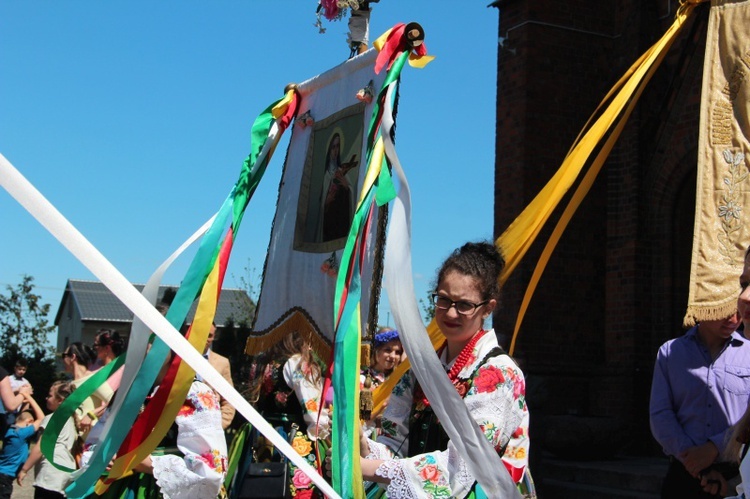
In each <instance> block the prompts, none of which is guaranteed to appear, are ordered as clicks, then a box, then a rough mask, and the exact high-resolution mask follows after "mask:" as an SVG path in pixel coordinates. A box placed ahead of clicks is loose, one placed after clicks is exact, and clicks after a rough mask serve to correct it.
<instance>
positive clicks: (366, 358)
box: [359, 343, 372, 369]
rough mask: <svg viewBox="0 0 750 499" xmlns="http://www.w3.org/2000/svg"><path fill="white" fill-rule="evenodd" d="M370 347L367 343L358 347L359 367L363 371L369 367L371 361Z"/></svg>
mask: <svg viewBox="0 0 750 499" xmlns="http://www.w3.org/2000/svg"><path fill="white" fill-rule="evenodd" d="M371 350H372V346H371V345H370V344H369V343H362V344H361V345H360V347H359V365H360V366H362V368H363V369H364V368H365V367H370V364H371V363H372V360H371V359H370V355H371V353H370V352H371Z"/></svg>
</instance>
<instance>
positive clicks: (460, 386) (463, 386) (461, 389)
mask: <svg viewBox="0 0 750 499" xmlns="http://www.w3.org/2000/svg"><path fill="white" fill-rule="evenodd" d="M453 386H455V387H456V391H457V392H458V394H459V395H461V398H464V395H466V392H467V391H469V382H468V381H460V380H455V381H454V382H453Z"/></svg>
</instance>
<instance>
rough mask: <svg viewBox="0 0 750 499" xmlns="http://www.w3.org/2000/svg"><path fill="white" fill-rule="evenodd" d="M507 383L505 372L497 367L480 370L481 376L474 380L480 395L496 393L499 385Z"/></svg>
mask: <svg viewBox="0 0 750 499" xmlns="http://www.w3.org/2000/svg"><path fill="white" fill-rule="evenodd" d="M503 383H505V376H503V371H502V370H500V369H498V368H497V367H495V366H487V367H484V368H482V369H480V370H479V376H477V378H476V379H475V380H474V386H475V387H476V389H477V392H478V393H489V392H494V391H495V390H496V389H497V387H498V385H501V384H503Z"/></svg>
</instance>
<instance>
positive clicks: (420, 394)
mask: <svg viewBox="0 0 750 499" xmlns="http://www.w3.org/2000/svg"><path fill="white" fill-rule="evenodd" d="M486 332H487V331H485V330H484V329H480V330H479V331H478V332H477V334H475V335H474V337H473V338H472V339H471V340H469V342H468V343H467V344H466V346H464V347H463V349H462V350H461V352H460V353H459V354H458V356H457V357H456V361H455V362H454V363H453V366H452V367H451V369H450V371H448V379H449V380H450V381H451V384H453V386H456V379H457V378H458V373H460V372H461V371H462V370H463V368H464V367H466V364H468V363H469V360H471V358H472V354H473V353H474V346H475V345H476V344H477V341H479V339H480V338H481V337H482V336H484V334H485V333H486ZM447 347H448V345H447V344H445V345H443V346H442V347H441V348H440V350H439V351H438V356H441V355H442V354H443V351H444V350H445V349H446V348H447ZM459 393H460V391H459ZM463 395H464V394H463V393H461V396H463ZM414 398H415V399H416V400H418V401H420V402H421V403H422V404H423V405H424V406H425V407H427V406H429V405H430V401H429V400H427V397H426V396H425V394H424V391H423V390H422V387H421V386H419V384H417V389H416V391H415V393H414Z"/></svg>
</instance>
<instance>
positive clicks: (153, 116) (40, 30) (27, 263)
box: [0, 0, 498, 323]
mask: <svg viewBox="0 0 750 499" xmlns="http://www.w3.org/2000/svg"><path fill="white" fill-rule="evenodd" d="M488 3H489V1H487V0H485V2H474V1H467V2H445V4H443V3H436V2H434V1H432V2H428V1H426V0H409V1H403V0H381V2H380V3H377V4H373V12H372V20H371V38H375V37H377V36H378V35H380V34H381V33H382V32H384V31H385V30H387V29H388V28H389V27H391V26H392V25H394V24H396V23H398V22H409V21H417V22H419V23H420V24H422V25H423V27H424V29H425V33H426V39H425V43H426V44H427V47H428V50H429V53H430V54H432V55H435V56H436V59H435V60H434V61H433V62H432V63H431V64H430V65H428V66H427V67H426V68H425V69H422V70H417V69H414V68H410V67H406V68H405V69H404V72H403V74H402V86H401V100H400V104H399V115H398V121H397V144H396V145H397V151H398V153H399V157H400V159H401V162H402V165H403V166H404V168H405V170H406V173H407V176H408V178H409V182H410V186H411V189H412V196H413V234H412V237H413V241H412V252H413V268H414V273H415V275H414V280H415V287H416V291H417V294H418V296H419V297H424V296H426V294H427V292H428V289H429V288H430V286H431V282H432V280H433V278H434V274H435V271H436V269H437V267H438V266H439V265H440V263H441V262H442V260H443V259H444V258H445V257H446V256H447V255H448V253H450V251H451V250H452V249H453V248H455V247H457V246H459V245H460V244H462V243H463V242H465V241H467V240H477V239H491V238H492V237H493V233H492V223H493V222H492V218H493V213H492V212H493V192H494V189H493V187H494V155H495V154H494V147H495V145H494V144H495V141H494V135H495V126H494V125H495V100H496V99H495V97H496V67H497V65H496V54H497V22H498V11H497V9H495V8H488V7H487V4H488ZM316 6H317V2H316V1H315V0H306V1H302V0H274V1H270V0H245V1H240V0H235V1H227V0H215V1H211V2H206V1H194V0H183V1H179V2H177V1H160V2H146V1H141V0H134V1H128V2H101V1H88V0H78V1H76V2H55V1H37V2H2V3H0V32H2V34H3V43H2V46H1V47H0V153H2V154H3V155H4V156H5V157H6V158H7V159H8V160H9V161H10V162H11V163H12V164H13V165H14V166H15V167H16V168H17V169H19V170H20V171H21V173H22V174H24V175H25V176H26V177H27V178H28V179H29V181H30V182H31V183H32V184H34V185H35V186H36V187H37V189H39V190H40V191H41V192H42V194H44V195H45V196H46V197H47V198H48V199H49V200H50V201H51V202H52V204H53V205H55V206H56V207H57V208H58V210H60V211H61V212H62V214H63V215H65V216H66V217H67V218H68V220H70V221H71V222H72V223H73V225H75V226H76V227H77V228H78V229H79V230H80V231H81V232H82V233H83V234H84V235H85V236H86V237H87V238H88V239H89V240H90V241H91V242H92V243H93V244H94V245H95V246H96V247H97V248H98V249H99V250H100V251H101V252H102V253H103V254H104V255H105V256H106V257H107V258H108V259H109V260H110V261H111V262H112V263H113V264H114V265H115V266H116V267H117V268H118V269H119V270H120V271H121V272H122V273H123V274H124V275H125V276H126V277H127V278H128V279H129V280H131V281H132V282H137V283H143V282H145V281H146V279H147V278H148V277H149V275H150V274H151V273H152V272H153V271H154V269H155V268H156V267H157V266H158V265H159V263H161V261H163V260H164V259H165V258H166V257H167V256H168V255H169V254H170V253H171V252H172V251H173V250H174V249H175V248H176V247H177V246H178V245H179V244H180V243H181V242H182V241H183V240H184V239H185V238H187V237H188V236H189V235H190V234H191V233H192V232H193V231H194V230H195V229H197V228H198V227H199V226H200V225H201V224H202V223H203V222H204V221H205V220H206V219H207V218H208V217H209V216H210V215H211V214H213V213H214V212H215V211H216V210H217V209H218V208H219V206H220V204H221V202H222V201H223V200H224V198H225V197H226V195H227V194H228V192H229V190H230V189H231V187H232V185H233V184H234V181H235V180H236V178H237V174H238V173H239V168H240V166H241V165H242V161H243V160H244V159H245V157H246V156H247V153H248V151H249V134H250V126H251V125H252V122H253V120H254V119H255V118H256V116H257V115H258V113H259V112H261V111H262V110H263V109H264V108H265V107H266V106H267V105H268V104H269V103H270V102H272V101H274V100H275V99H277V98H279V97H280V96H281V95H282V90H283V88H284V86H285V85H286V84H287V83H289V82H301V81H304V80H307V79H309V78H310V77H312V76H315V75H317V74H319V73H322V72H324V71H326V70H327V69H329V68H331V67H333V66H335V65H337V64H339V63H341V62H343V60H345V59H346V57H347V56H348V53H349V50H348V47H347V44H346V33H347V26H346V22H345V21H343V22H342V21H339V22H333V23H331V22H327V21H324V26H325V27H326V28H327V32H326V33H325V34H319V33H318V30H317V29H316V28H315V27H314V26H313V23H314V22H315V9H316ZM286 140H288V136H287V137H286ZM286 140H283V141H282V144H281V145H280V147H279V150H278V151H277V154H276V155H275V157H274V160H273V161H272V163H271V165H270V167H269V170H268V172H267V173H266V176H265V177H264V179H263V181H262V183H261V185H260V187H259V189H258V191H257V193H256V195H255V197H254V198H253V200H252V201H251V203H250V205H249V207H248V211H247V212H246V215H245V218H244V221H243V225H242V228H241V231H240V233H239V236H238V238H237V242H236V246H235V249H234V252H233V255H232V260H231V262H230V268H229V271H228V275H227V278H226V280H225V286H228V287H238V286H239V276H240V275H241V274H243V269H245V268H247V267H250V268H256V269H261V268H262V267H263V262H264V259H265V254H266V249H267V245H268V239H269V235H270V226H271V221H272V218H273V214H274V211H275V206H276V196H277V188H278V183H279V178H280V175H281V166H282V162H283V157H284V150H285V149H286ZM0 231H1V233H2V236H1V238H0V241H2V242H1V243H0V287H1V288H2V289H3V291H5V288H6V285H15V284H17V283H18V282H20V280H21V276H22V275H23V274H29V275H32V276H34V278H35V283H36V286H37V291H38V293H39V294H41V295H42V297H43V299H44V301H45V302H47V303H50V304H51V306H52V317H51V318H50V319H52V318H54V314H55V313H56V311H57V307H58V305H59V303H60V300H61V298H62V293H63V290H64V286H65V282H66V280H67V279H68V278H76V279H93V276H92V275H91V273H90V272H89V271H88V270H87V269H86V268H85V267H84V266H83V265H82V264H81V263H79V262H78V261H77V260H76V259H75V258H74V257H73V256H72V255H70V254H69V253H68V252H67V250H65V249H64V248H63V247H62V246H61V245H60V244H59V243H58V242H57V241H56V240H55V239H54V238H53V237H52V236H51V235H49V234H48V233H47V232H46V230H45V229H44V228H42V226H41V225H39V224H38V223H37V222H36V221H35V220H34V219H33V218H32V217H31V216H30V215H29V214H28V213H27V212H26V211H25V210H24V209H23V208H22V207H21V206H20V205H18V204H17V203H16V201H15V200H14V199H13V198H11V197H10V196H9V195H8V193H7V192H5V191H4V190H0ZM189 260H190V255H188V256H187V257H183V258H182V259H181V260H180V261H178V262H177V263H176V264H175V265H174V266H173V268H172V269H171V270H170V271H169V272H168V274H167V276H166V278H165V279H164V282H165V283H166V284H175V283H179V281H180V279H181V277H182V276H183V275H184V272H185V270H186V268H187V265H188V264H189ZM381 313H382V315H383V317H381V323H386V322H387V321H388V320H389V316H388V313H387V308H386V307H384V308H383V310H382V312H381Z"/></svg>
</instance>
